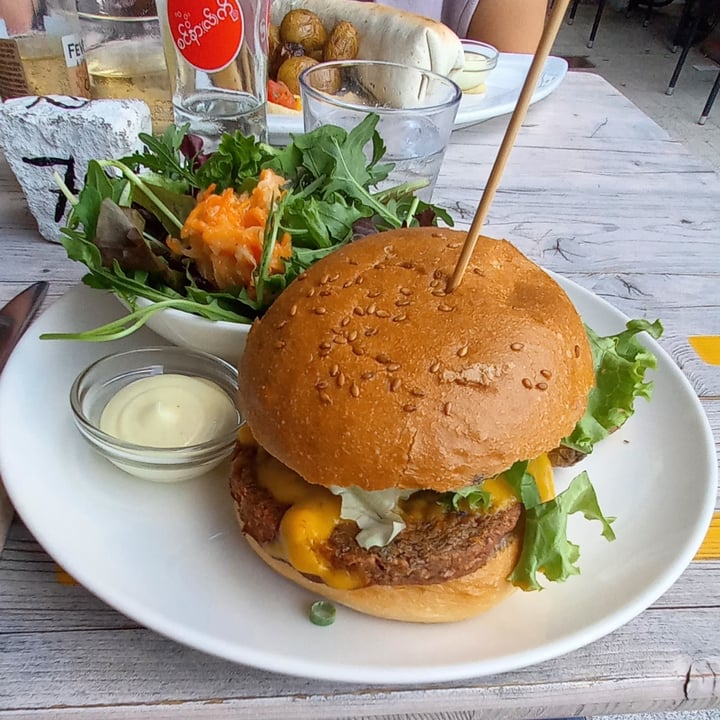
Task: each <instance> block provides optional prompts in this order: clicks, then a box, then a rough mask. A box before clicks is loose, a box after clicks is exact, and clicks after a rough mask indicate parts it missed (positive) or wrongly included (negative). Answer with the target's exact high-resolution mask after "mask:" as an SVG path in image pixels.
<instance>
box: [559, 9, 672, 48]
mask: <svg viewBox="0 0 720 720" xmlns="http://www.w3.org/2000/svg"><path fill="white" fill-rule="evenodd" d="M671 2H673V0H630V1H629V3H628V6H627V10H626V11H625V17H630V15H631V14H632V13H633V12H634V11H635V10H637V8H638V7H639V6H640V5H644V6H645V7H646V10H645V18H644V20H643V27H647V26H648V25H649V24H650V18H651V17H652V12H653V10H654V9H655V8H658V7H664V6H665V5H669V4H670V3H671ZM606 4H607V0H598V7H597V10H596V11H595V18H594V20H593V24H592V29H591V30H590V37H589V38H588V41H587V46H588V47H589V48H591V47H592V46H593V45H594V44H595V36H596V35H597V31H598V28H599V27H600V20H601V19H602V15H603V11H604V10H605V5H606ZM578 5H580V0H573V4H572V5H571V6H570V14H569V16H568V25H572V24H573V22H575V13H576V12H577V9H578Z"/></svg>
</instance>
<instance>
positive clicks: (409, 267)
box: [400, 262, 415, 270]
mask: <svg viewBox="0 0 720 720" xmlns="http://www.w3.org/2000/svg"><path fill="white" fill-rule="evenodd" d="M400 267H401V268H405V270H412V269H413V268H414V267H415V263H412V262H403V263H400Z"/></svg>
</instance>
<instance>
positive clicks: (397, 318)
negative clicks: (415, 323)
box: [393, 313, 407, 322]
mask: <svg viewBox="0 0 720 720" xmlns="http://www.w3.org/2000/svg"><path fill="white" fill-rule="evenodd" d="M403 320H407V315H405V313H401V314H400V315H395V317H394V318H393V322H402V321H403Z"/></svg>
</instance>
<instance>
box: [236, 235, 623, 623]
mask: <svg viewBox="0 0 720 720" xmlns="http://www.w3.org/2000/svg"><path fill="white" fill-rule="evenodd" d="M464 240H465V234H464V233H462V232H457V231H452V230H447V229H438V228H422V229H417V228H414V229H412V230H408V229H399V230H392V231H389V232H385V233H380V234H378V235H373V236H370V237H367V238H364V239H362V240H359V241H357V242H354V243H351V244H349V245H347V246H345V247H344V248H342V249H340V250H338V251H336V252H334V253H332V254H330V255H329V256H327V257H326V258H324V259H323V260H321V261H319V262H317V263H316V264H314V265H313V266H311V267H310V268H309V269H308V270H307V271H306V272H305V273H303V274H302V275H301V276H300V277H299V278H298V279H297V280H296V281H295V282H293V283H292V284H291V285H290V286H289V287H288V288H287V289H286V290H285V291H284V292H283V293H282V294H281V295H280V296H279V297H278V298H277V300H276V301H275V302H274V303H273V305H272V306H271V307H270V309H269V310H268V311H267V313H266V314H265V316H264V317H263V318H262V319H261V320H258V321H256V322H255V324H254V325H253V327H252V329H251V331H250V334H249V337H248V341H247V347H246V350H245V352H244V355H243V357H242V360H241V362H240V367H239V386H240V406H241V409H242V412H243V414H244V416H245V418H246V420H247V425H246V428H245V430H244V432H243V434H242V436H241V438H240V440H239V443H238V447H237V450H236V454H235V457H234V460H233V466H232V476H231V492H232V497H233V499H234V502H235V507H236V510H237V515H238V519H239V521H240V524H241V526H242V530H243V533H244V535H245V537H246V538H247V540H248V542H249V544H250V546H251V547H252V549H253V550H254V551H255V552H256V553H257V554H258V555H259V556H260V557H261V558H262V559H263V560H264V561H265V562H266V563H267V564H268V565H269V566H270V567H271V568H273V569H274V570H276V571H277V572H279V573H280V574H282V575H284V576H285V577H287V578H289V579H291V580H293V581H294V582H296V583H298V584H299V585H301V586H303V587H305V588H307V589H309V590H312V591H313V592H315V593H317V594H319V595H321V596H324V597H326V598H328V599H330V600H332V601H335V602H337V603H341V604H343V605H347V606H349V607H352V608H354V609H356V610H359V611H361V612H364V613H368V614H371V615H376V616H380V617H385V618H393V619H396V620H406V621H417V622H444V621H453V620H460V619H462V618H466V617H470V616H472V615H476V614H478V613H480V612H482V611H483V610H485V609H487V608H489V607H491V606H492V605H494V604H495V603H497V602H498V601H499V600H501V599H502V598H503V597H504V596H506V595H507V594H508V593H509V592H510V591H511V590H512V589H513V588H515V587H518V586H519V587H523V588H525V589H530V588H534V587H539V584H538V581H537V573H544V574H545V575H546V577H547V578H549V579H565V577H567V576H569V575H572V574H574V573H576V572H577V568H576V566H575V564H574V563H575V561H576V560H577V548H576V547H575V546H574V545H572V544H571V543H569V542H568V541H567V539H566V538H565V537H564V527H565V522H566V520H567V514H568V513H569V512H575V511H580V512H583V513H585V514H586V516H587V517H589V518H595V519H598V520H600V521H601V523H602V524H603V527H604V534H605V535H606V536H608V537H609V536H611V535H612V531H611V530H610V527H609V524H608V522H607V520H606V519H605V518H604V517H603V516H602V514H601V512H600V510H599V508H598V507H597V501H596V499H595V495H594V491H593V490H592V486H590V485H589V482H588V481H587V478H586V476H585V475H582V476H579V477H578V478H576V480H575V481H573V483H572V484H571V486H570V487H569V488H568V489H567V490H566V491H565V493H563V495H564V496H565V498H564V501H563V502H559V500H560V498H561V497H562V496H560V498H556V497H555V491H554V488H553V480H552V466H551V462H550V460H549V458H548V453H550V452H551V451H554V450H556V449H557V448H558V447H559V446H560V445H561V443H562V442H563V439H564V438H566V437H567V436H569V435H570V434H571V433H572V432H573V430H574V428H575V426H576V424H577V423H578V421H579V420H580V419H581V418H582V417H583V415H584V413H585V412H586V408H587V404H588V398H589V395H590V392H591V389H592V388H593V386H594V384H595V372H594V367H593V355H592V352H591V348H590V344H589V341H588V335H587V333H586V330H585V327H584V325H583V322H582V321H581V319H580V317H579V316H578V313H577V311H576V310H575V308H574V306H573V304H572V303H571V302H570V300H569V298H568V297H567V295H566V294H565V292H564V291H563V290H562V288H561V287H560V286H559V285H558V284H557V283H556V282H555V281H554V280H553V279H552V278H551V277H550V276H549V275H547V274H546V273H545V272H544V271H543V270H541V269H540V268H539V267H538V266H537V265H535V264H534V263H532V262H531V261H530V260H528V259H527V258H526V257H525V256H524V255H522V254H521V253H520V252H519V251H518V250H517V249H515V248H514V247H513V246H512V245H511V244H510V243H508V242H506V241H498V240H492V239H489V238H483V237H481V238H479V240H478V243H477V247H476V249H475V251H474V254H473V258H472V260H471V262H470V265H469V266H468V268H467V270H466V272H465V274H464V278H463V281H462V283H461V285H460V286H459V287H458V288H457V289H456V290H454V291H453V292H452V293H447V292H446V286H447V283H448V279H449V277H450V276H451V274H452V272H453V269H454V267H455V264H456V262H457V259H458V256H459V251H460V247H461V246H462V244H463V242H464ZM567 493H570V495H569V496H568V495H567Z"/></svg>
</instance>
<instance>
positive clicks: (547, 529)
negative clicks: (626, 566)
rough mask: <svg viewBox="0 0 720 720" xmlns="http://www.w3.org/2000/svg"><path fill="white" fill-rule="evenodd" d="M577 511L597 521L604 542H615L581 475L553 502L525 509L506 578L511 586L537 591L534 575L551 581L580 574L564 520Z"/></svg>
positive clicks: (586, 479) (576, 551)
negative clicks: (514, 557)
mask: <svg viewBox="0 0 720 720" xmlns="http://www.w3.org/2000/svg"><path fill="white" fill-rule="evenodd" d="M577 512H581V513H582V514H583V515H584V516H585V518H586V519H587V520H598V521H599V522H600V523H601V525H602V535H603V537H604V538H605V539H606V540H614V539H615V533H614V532H613V530H612V527H611V523H612V522H613V520H614V518H607V517H605V515H603V513H602V510H601V509H600V505H599V504H598V500H597V495H596V494H595V489H594V488H593V486H592V484H591V483H590V479H589V477H588V474H587V473H586V472H582V473H580V475H578V476H577V477H576V478H575V479H574V480H573V481H572V482H571V483H570V486H569V487H568V488H567V490H565V491H564V492H562V493H560V494H559V495H558V496H557V497H555V498H554V499H553V500H548V501H547V502H544V503H540V504H537V505H534V506H532V507H527V506H526V512H525V535H524V538H523V547H522V552H521V554H520V559H519V560H518V563H517V565H516V566H515V569H514V570H513V572H512V574H511V575H510V578H509V579H510V582H511V583H513V585H516V586H518V587H520V588H522V589H523V590H541V589H542V585H540V583H539V582H538V578H537V575H538V573H541V574H543V575H544V576H545V577H546V578H547V579H548V580H550V581H552V582H561V581H564V580H567V578H569V577H570V576H572V575H578V574H579V573H580V569H579V567H578V565H577V561H578V559H579V557H580V550H579V548H578V546H577V545H575V544H574V543H572V542H570V540H568V537H567V521H568V517H569V516H570V515H573V514H574V513H577Z"/></svg>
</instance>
